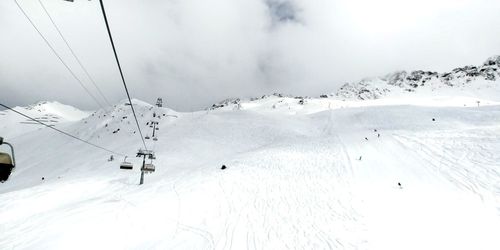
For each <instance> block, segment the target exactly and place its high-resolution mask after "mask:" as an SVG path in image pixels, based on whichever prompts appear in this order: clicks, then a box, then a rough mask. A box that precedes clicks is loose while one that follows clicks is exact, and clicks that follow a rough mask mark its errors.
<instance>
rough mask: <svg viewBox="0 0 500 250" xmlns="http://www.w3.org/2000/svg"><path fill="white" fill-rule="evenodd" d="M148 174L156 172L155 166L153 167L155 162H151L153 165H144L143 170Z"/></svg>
mask: <svg viewBox="0 0 500 250" xmlns="http://www.w3.org/2000/svg"><path fill="white" fill-rule="evenodd" d="M142 170H143V171H144V172H146V173H152V172H154V171H155V165H153V161H152V160H151V163H146V164H144V167H143V169H142Z"/></svg>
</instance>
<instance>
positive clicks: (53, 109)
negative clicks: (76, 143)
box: [0, 101, 90, 140]
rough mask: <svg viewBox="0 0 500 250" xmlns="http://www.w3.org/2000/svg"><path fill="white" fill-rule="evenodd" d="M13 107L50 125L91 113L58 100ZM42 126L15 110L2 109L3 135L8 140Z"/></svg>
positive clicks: (0, 120) (1, 129)
mask: <svg viewBox="0 0 500 250" xmlns="http://www.w3.org/2000/svg"><path fill="white" fill-rule="evenodd" d="M13 109H14V110H16V111H18V112H21V113H23V114H26V115H28V116H30V117H33V118H34V119H36V120H39V121H41V122H44V123H46V124H48V125H56V124H59V123H65V122H74V121H78V120H81V119H83V118H85V117H87V116H88V115H89V114H90V112H86V111H81V110H79V109H77V108H74V107H72V106H68V105H64V104H61V103H59V102H56V101H54V102H38V103H36V104H33V105H30V106H28V107H14V108H13ZM42 127H43V125H40V124H39V123H36V122H34V121H32V120H30V119H28V118H26V117H23V116H20V115H18V114H16V113H15V112H13V111H10V110H3V111H0V131H1V136H2V137H4V138H5V139H6V140H8V139H10V138H13V137H16V136H18V135H21V134H24V133H27V132H31V131H34V130H37V129H40V128H42Z"/></svg>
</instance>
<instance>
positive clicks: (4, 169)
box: [0, 137, 16, 182]
mask: <svg viewBox="0 0 500 250" xmlns="http://www.w3.org/2000/svg"><path fill="white" fill-rule="evenodd" d="M3 144H5V145H7V146H9V147H10V151H11V155H12V157H11V155H9V154H7V153H2V152H0V182H5V181H6V180H7V179H9V176H10V174H11V173H12V169H14V168H15V167H16V158H15V156H14V147H12V145H11V144H9V143H8V142H4V141H3V138H2V137H0V145H3Z"/></svg>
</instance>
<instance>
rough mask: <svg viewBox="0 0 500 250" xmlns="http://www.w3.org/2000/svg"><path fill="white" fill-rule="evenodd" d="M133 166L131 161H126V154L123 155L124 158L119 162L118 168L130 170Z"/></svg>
mask: <svg viewBox="0 0 500 250" xmlns="http://www.w3.org/2000/svg"><path fill="white" fill-rule="evenodd" d="M133 168H134V165H133V164H132V163H130V162H128V161H127V156H125V159H124V160H123V162H122V163H121V164H120V169H125V170H132V169H133Z"/></svg>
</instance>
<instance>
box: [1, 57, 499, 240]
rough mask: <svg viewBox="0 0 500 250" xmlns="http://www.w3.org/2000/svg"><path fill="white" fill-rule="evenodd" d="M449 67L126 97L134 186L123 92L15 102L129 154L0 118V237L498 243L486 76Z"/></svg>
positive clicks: (493, 102) (494, 89)
mask: <svg viewBox="0 0 500 250" xmlns="http://www.w3.org/2000/svg"><path fill="white" fill-rule="evenodd" d="M485 67H486V66H485ZM478 70H479V71H480V70H481V69H479V68H478ZM436 77H437V78H433V80H429V81H430V82H436V81H441V80H439V79H441V75H439V74H438V76H436ZM454 77H458V76H457V75H454ZM405 79H406V78H405ZM463 79H465V78H463ZM463 79H462V78H460V79H459V80H458V78H454V80H453V81H451V82H452V84H451V85H450V86H448V87H442V88H436V89H434V90H433V89H432V88H431V87H429V86H434V85H431V83H429V84H424V86H419V87H417V88H416V89H417V90H416V91H410V92H408V91H405V90H404V88H400V87H396V86H393V87H394V88H396V89H397V88H399V89H400V90H401V91H400V94H401V95H399V94H397V95H396V94H394V93H395V92H393V91H391V92H387V94H386V95H383V96H380V97H377V98H376V99H371V98H366V99H370V100H360V98H357V97H355V98H346V99H343V98H339V97H338V96H337V97H335V96H326V97H320V98H310V97H294V96H284V95H280V94H275V95H271V96H263V97H261V98H253V99H229V100H226V101H223V102H221V103H219V104H215V105H214V106H212V107H211V108H210V109H207V110H203V111H197V112H190V113H184V112H176V111H174V110H171V109H169V108H166V107H163V108H159V107H156V106H153V105H150V104H148V103H146V102H142V101H139V100H133V103H134V107H135V110H136V112H137V115H138V119H139V123H140V126H141V129H142V130H143V132H144V133H145V136H148V137H152V132H153V129H152V128H151V127H150V124H151V121H156V122H158V124H159V125H158V130H155V136H156V137H157V138H158V140H157V141H154V140H152V138H151V139H147V140H146V144H147V146H148V148H149V149H152V150H154V151H155V152H156V158H157V159H156V160H154V161H153V163H154V164H155V165H156V172H154V173H152V174H148V175H146V177H145V184H144V185H141V186H139V185H137V184H138V182H139V176H140V172H139V165H140V163H141V160H140V159H139V158H136V157H135V154H136V153H137V150H138V149H139V148H140V147H141V146H142V143H141V140H140V138H139V137H138V134H137V133H138V131H137V128H136V127H135V124H134V123H135V121H134V120H133V117H132V113H131V111H130V107H129V106H128V105H127V104H128V102H126V101H122V102H119V103H117V104H116V105H114V106H113V107H110V108H109V109H107V110H98V111H95V112H92V113H88V114H85V115H83V113H85V112H83V113H80V112H77V111H74V109H71V108H69V109H65V112H62V111H61V109H58V110H59V111H61V112H55V111H53V110H52V111H50V109H49V108H47V109H43V112H42V109H41V108H40V111H39V110H38V109H37V108H36V107H39V106H40V105H38V104H37V105H35V106H34V108H31V109H29V108H26V109H25V111H26V112H33V114H39V113H40V114H42V113H43V114H47V116H43V115H42V117H46V119H47V120H48V121H51V120H52V119H51V118H50V115H49V114H51V115H54V116H55V115H57V116H58V117H61V120H62V119H63V118H62V117H66V118H64V120H65V122H58V123H55V124H54V125H55V126H57V128H59V129H62V130H64V131H67V132H69V133H71V134H74V135H76V136H78V137H80V138H82V139H84V140H89V141H90V142H92V143H95V144H97V145H99V146H102V147H105V148H107V149H110V150H113V151H116V152H118V153H120V154H124V155H128V156H129V158H128V160H130V161H131V162H132V163H134V166H135V167H134V169H133V170H130V171H127V170H120V169H119V164H120V162H121V161H122V160H123V157H122V156H120V155H114V157H115V160H114V161H108V159H109V158H110V153H109V152H106V151H102V150H99V149H96V148H94V147H91V146H89V145H86V144H82V143H81V142H79V141H75V140H71V139H69V138H68V137H65V136H64V135H61V134H58V133H57V132H55V131H53V130H50V129H47V128H42V129H38V128H37V129H36V130H31V131H30V132H28V133H24V129H23V130H18V127H19V126H20V124H23V123H21V121H22V119H20V118H18V117H14V116H12V115H11V114H7V115H4V116H0V119H3V120H2V123H0V124H2V125H1V126H2V127H1V128H0V134H2V135H3V134H8V135H9V134H10V135H11V136H9V137H7V138H9V141H10V142H11V143H12V144H13V145H14V146H15V147H16V153H17V164H18V165H17V168H16V169H15V171H14V172H13V173H12V175H11V178H10V179H9V180H8V181H7V182H5V183H0V211H2V212H1V213H0V232H2V233H0V249H289V248H292V249H492V250H493V249H495V250H496V249H499V248H500V238H499V237H498V233H497V232H500V171H499V167H500V155H499V154H498V152H499V151H500V125H499V124H500V98H499V97H500V95H495V93H498V90H499V88H498V79H496V80H495V81H492V80H484V79H481V78H480V77H479V76H478V77H477V79H476V80H473V81H472V80H471V81H470V82H469V83H464V85H461V81H462V80H463ZM380 81H383V80H377V84H381V85H380V86H385V85H383V84H386V82H384V83H381V82H380ZM465 81H466V80H465ZM403 82H404V84H403V85H405V86H406V84H407V83H408V82H407V80H404V81H403ZM426 83H427V81H426ZM370 84H375V82H371V83H370ZM403 85H402V86H403ZM370 86H371V85H370ZM373 86H375V85H373ZM391 86H392V85H391ZM478 86H490V87H484V88H482V87H481V88H479V87H478ZM476 87H477V91H475V92H474V91H473V90H474V89H476ZM380 88H382V87H380ZM450 89H455V90H456V92H455V90H453V91H450ZM424 90H427V91H424ZM469 90H470V92H469ZM420 91H421V92H420ZM42 106H43V105H42ZM56 106H58V107H60V106H59V105H56ZM67 110H73V111H74V113H73V111H71V112H68V111H67ZM49 111H50V112H49ZM52 112H53V113H52ZM68 114H81V116H79V115H75V116H70V115H68ZM71 117H73V118H74V120H70V119H71ZM54 120H56V119H54ZM14 135H15V136H14ZM148 162H149V161H148ZM222 165H225V166H226V167H227V168H226V169H224V170H222V169H221V166H222ZM42 178H43V179H42Z"/></svg>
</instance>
